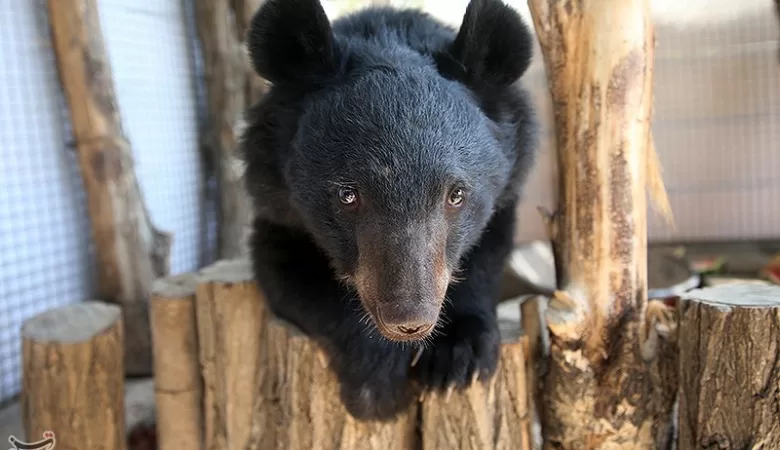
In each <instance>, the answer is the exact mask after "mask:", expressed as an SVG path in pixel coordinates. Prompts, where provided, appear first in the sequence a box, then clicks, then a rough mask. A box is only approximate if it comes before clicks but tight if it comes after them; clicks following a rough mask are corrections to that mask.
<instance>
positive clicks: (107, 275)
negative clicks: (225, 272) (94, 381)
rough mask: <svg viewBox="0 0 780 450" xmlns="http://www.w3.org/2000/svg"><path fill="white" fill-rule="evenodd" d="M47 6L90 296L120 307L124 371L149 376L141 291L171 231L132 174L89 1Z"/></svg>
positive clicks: (162, 265)
mask: <svg viewBox="0 0 780 450" xmlns="http://www.w3.org/2000/svg"><path fill="white" fill-rule="evenodd" d="M48 9H49V11H48V12H49V23H50V27H51V32H52V41H53V44H54V52H55V55H56V61H57V67H58V72H59V78H60V82H61V85H62V88H63V91H64V93H65V98H66V100H67V103H68V107H69V109H70V117H71V123H72V125H73V126H72V128H73V138H74V141H75V146H76V148H77V150H78V156H79V164H80V166H81V175H82V179H83V181H84V187H85V189H86V194H87V202H88V207H89V208H88V209H89V215H90V219H91V223H92V235H93V240H94V242H95V254H96V257H97V264H95V268H96V270H97V283H98V286H97V293H98V297H99V298H100V299H101V300H103V301H108V302H111V303H116V304H118V305H120V306H122V310H123V311H122V312H123V315H124V318H123V323H124V325H125V345H126V346H127V350H126V352H124V354H125V357H126V358H127V360H126V361H125V369H126V370H127V372H128V373H129V374H131V375H149V374H151V366H152V356H151V342H150V339H151V333H150V330H149V311H148V301H149V294H150V290H151V287H152V283H153V282H154V280H155V279H157V278H158V277H160V276H163V275H165V274H166V273H167V272H168V254H169V250H170V245H171V236H170V235H169V234H168V233H164V232H162V231H160V230H158V229H157V228H155V226H154V225H153V224H152V221H151V219H150V218H149V213H148V211H147V209H146V205H145V204H144V200H143V197H142V194H141V189H140V187H139V185H138V182H137V180H136V177H135V173H134V168H133V157H132V149H131V148H130V144H129V143H128V141H127V139H126V137H125V134H124V131H123V130H122V120H121V117H120V114H119V108H118V106H117V101H116V96H115V94H114V85H113V80H112V76H111V66H110V64H109V59H108V55H107V53H106V49H105V45H104V43H103V35H102V31H101V26H100V17H99V13H98V6H97V2H96V0H49V1H48Z"/></svg>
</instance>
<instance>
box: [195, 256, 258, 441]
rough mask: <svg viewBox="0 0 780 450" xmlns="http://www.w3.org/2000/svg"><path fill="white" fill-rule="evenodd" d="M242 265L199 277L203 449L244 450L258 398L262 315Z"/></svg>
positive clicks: (220, 265)
mask: <svg viewBox="0 0 780 450" xmlns="http://www.w3.org/2000/svg"><path fill="white" fill-rule="evenodd" d="M250 268H251V266H250V265H249V263H248V262H247V261H246V260H242V259H238V260H230V261H220V262H217V263H215V264H213V265H211V266H209V267H207V268H205V269H203V270H202V271H201V272H200V274H199V281H198V286H197V289H196V318H197V325H198V344H199V359H200V366H201V371H202V372H201V374H202V377H203V389H204V391H203V405H204V406H203V407H204V411H203V414H204V416H203V417H204V433H205V435H204V448H205V449H206V450H212V449H228V448H231V449H232V448H245V445H246V442H247V441H248V439H249V436H250V431H251V428H252V411H253V409H254V405H255V399H256V398H257V397H258V394H259V384H260V379H259V378H258V376H259V374H260V373H259V367H260V361H261V344H262V338H263V328H264V320H265V312H264V305H263V299H262V297H261V296H260V293H259V291H258V289H257V287H256V285H255V283H253V282H252V272H251V270H250Z"/></svg>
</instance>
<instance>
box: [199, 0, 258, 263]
mask: <svg viewBox="0 0 780 450" xmlns="http://www.w3.org/2000/svg"><path fill="white" fill-rule="evenodd" d="M185 1H189V0H185ZM261 3H262V2H261V0H194V4H195V23H196V27H197V35H198V37H199V41H200V47H201V51H202V55H203V64H204V72H205V82H206V91H207V99H208V101H207V103H208V106H207V109H208V117H209V119H208V126H207V127H206V129H205V130H201V133H203V140H204V146H205V147H206V151H207V153H208V155H207V159H208V160H209V161H208V165H209V166H210V168H211V169H212V170H213V173H214V175H215V176H216V181H217V190H218V203H219V209H218V224H217V226H218V232H217V236H218V251H217V253H218V255H217V257H218V258H220V259H224V258H235V257H239V256H241V255H243V254H245V252H246V246H247V242H246V238H247V229H248V227H249V221H250V220H251V214H252V210H251V202H250V199H249V197H248V195H247V194H246V192H245V190H244V186H243V183H242V181H241V178H242V176H243V168H242V166H241V164H240V162H239V160H238V158H237V155H236V148H237V144H238V138H239V137H240V136H239V133H240V127H241V123H242V121H243V115H244V113H245V111H246V109H247V108H248V107H249V106H251V105H252V104H253V103H254V102H256V101H257V100H258V99H259V98H260V96H261V95H262V93H263V92H264V90H265V83H264V81H263V80H262V79H261V78H260V77H259V76H257V75H256V74H255V72H254V71H253V69H252V67H251V64H250V62H249V56H248V54H247V52H246V49H245V48H244V36H245V34H246V29H247V27H248V25H249V22H250V21H251V18H252V15H253V14H254V12H255V11H256V10H257V8H258V7H259V6H260V4H261Z"/></svg>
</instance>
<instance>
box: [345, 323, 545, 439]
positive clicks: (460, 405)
mask: <svg viewBox="0 0 780 450" xmlns="http://www.w3.org/2000/svg"><path fill="white" fill-rule="evenodd" d="M500 325H501V328H502V329H501V334H502V345H501V350H500V358H501V359H500V360H499V364H498V369H497V371H496V375H495V376H494V377H493V378H491V380H490V381H489V382H488V383H487V384H483V383H474V384H473V385H472V386H471V387H470V388H468V389H467V390H465V391H463V392H456V393H452V394H451V395H448V394H447V393H441V394H440V393H434V394H429V395H426V396H425V400H424V401H423V405H422V448H426V449H428V448H430V449H452V450H456V449H460V450H489V449H490V450H492V449H495V450H510V449H511V450H523V449H528V450H530V449H532V448H534V447H533V437H532V430H531V425H532V414H531V413H532V411H531V408H530V403H531V401H530V398H529V391H528V387H529V380H528V377H527V367H526V361H527V360H526V355H527V351H528V347H529V345H528V341H527V339H526V337H525V336H524V335H522V333H521V328H520V324H519V323H511V322H501V323H500ZM355 448H357V447H355ZM406 448H407V449H412V448H413V447H406Z"/></svg>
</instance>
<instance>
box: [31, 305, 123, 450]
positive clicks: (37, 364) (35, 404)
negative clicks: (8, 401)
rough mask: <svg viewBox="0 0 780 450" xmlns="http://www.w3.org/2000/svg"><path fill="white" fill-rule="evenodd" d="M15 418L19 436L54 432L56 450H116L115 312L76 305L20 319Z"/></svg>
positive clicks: (119, 344) (118, 343)
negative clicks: (17, 411) (19, 415)
mask: <svg viewBox="0 0 780 450" xmlns="http://www.w3.org/2000/svg"><path fill="white" fill-rule="evenodd" d="M21 335H22V371H23V377H22V402H21V403H22V405H21V406H22V418H23V422H24V430H25V434H26V440H27V441H28V442H30V441H38V440H40V439H41V436H43V434H44V433H46V432H53V433H54V434H55V435H56V446H55V448H57V449H66V450H70V449H82V448H88V449H94V450H124V449H125V448H126V431H125V408H124V363H123V355H122V353H123V344H124V343H123V327H122V313H121V310H120V308H119V307H117V306H116V305H110V304H106V303H101V302H84V303H76V304H72V305H69V306H65V307H61V308H57V309H52V310H49V311H46V312H43V313H41V314H39V315H37V316H34V317H32V318H31V319H28V320H27V321H25V322H24V323H23V324H22V330H21Z"/></svg>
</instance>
